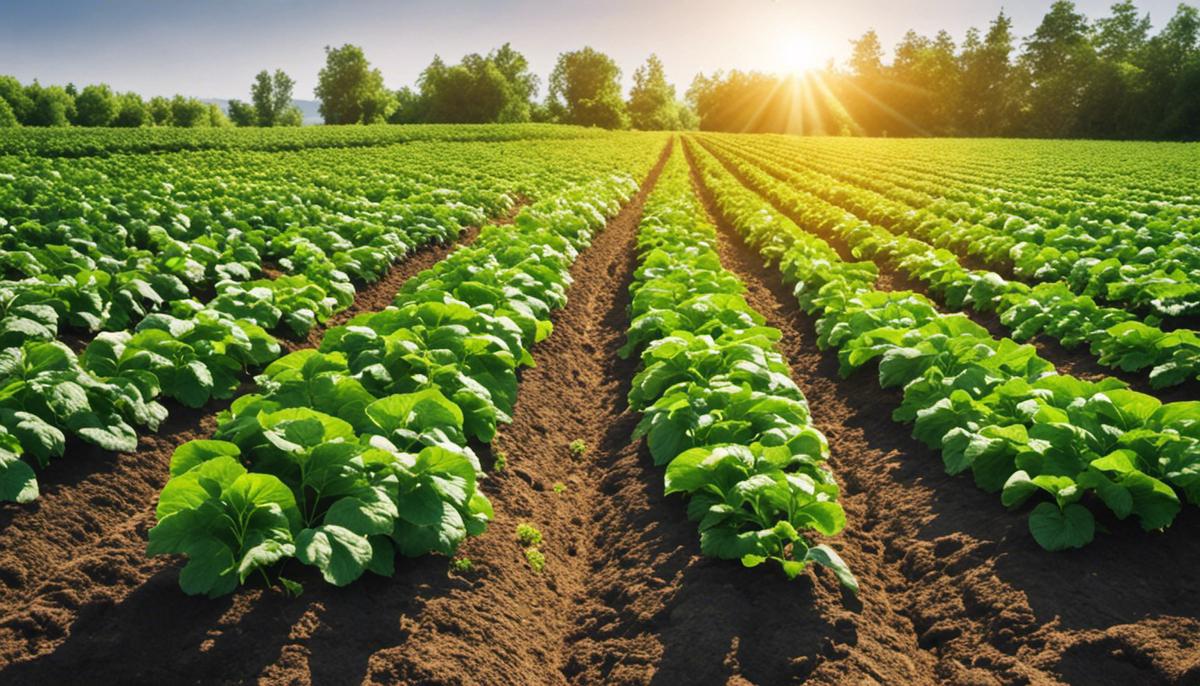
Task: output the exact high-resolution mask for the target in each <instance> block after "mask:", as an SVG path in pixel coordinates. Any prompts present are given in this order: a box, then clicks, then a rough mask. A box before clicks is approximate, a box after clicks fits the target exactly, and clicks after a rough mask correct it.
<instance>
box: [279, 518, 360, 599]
mask: <svg viewBox="0 0 1200 686" xmlns="http://www.w3.org/2000/svg"><path fill="white" fill-rule="evenodd" d="M374 555H375V551H374V550H373V549H372V547H371V543H370V541H368V540H367V539H366V537H364V536H360V535H358V534H356V533H354V532H352V531H350V530H349V529H345V528H343V527H340V526H336V525H333V524H322V525H321V526H319V527H317V528H315V529H304V530H303V531H301V532H300V535H299V536H297V537H296V559H298V560H300V561H301V562H303V563H304V564H306V565H312V566H314V567H316V568H317V569H320V570H321V576H323V577H325V580H326V581H328V582H329V583H331V584H333V585H334V586H345V585H346V584H349V583H350V582H352V581H354V580H355V579H357V578H358V577H360V576H362V573H363V572H364V571H366V569H367V565H369V564H371V561H372V559H373V558H374Z"/></svg>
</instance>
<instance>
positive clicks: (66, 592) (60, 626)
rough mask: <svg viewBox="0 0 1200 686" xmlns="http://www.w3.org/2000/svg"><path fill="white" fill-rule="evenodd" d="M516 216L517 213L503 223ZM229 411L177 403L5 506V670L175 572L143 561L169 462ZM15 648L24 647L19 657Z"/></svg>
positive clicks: (0, 512) (56, 469) (361, 301)
mask: <svg viewBox="0 0 1200 686" xmlns="http://www.w3.org/2000/svg"><path fill="white" fill-rule="evenodd" d="M513 216H515V211H514V212H513V213H510V214H509V215H508V216H507V217H506V218H505V219H503V220H501V222H499V223H506V222H509V221H511V219H512V217H513ZM478 233H479V228H478V227H470V228H468V229H465V230H464V231H463V232H462V234H461V235H460V236H459V238H458V239H456V240H454V241H451V242H448V243H444V244H431V245H427V246H425V247H423V248H420V249H418V250H416V251H415V252H413V253H412V254H411V255H409V256H408V257H407V258H405V259H404V260H403V261H401V262H398V263H397V264H395V265H393V267H392V268H391V269H390V270H389V271H388V273H387V274H386V275H385V276H384V277H383V278H381V279H380V280H379V281H377V282H375V283H373V284H370V285H368V286H365V287H363V288H362V289H361V290H359V291H358V294H357V296H356V299H355V302H354V304H353V305H351V307H350V308H348V309H347V310H345V311H343V312H342V313H339V315H337V316H335V317H334V318H333V319H331V320H330V321H328V322H326V323H325V324H323V325H319V326H318V327H315V328H314V329H313V331H312V333H311V334H310V336H309V337H308V340H307V341H306V342H305V343H302V344H297V343H293V344H291V345H290V346H289V349H290V350H295V349H300V348H304V347H315V346H316V345H317V344H319V342H320V339H321V336H323V335H324V333H325V331H326V330H328V329H329V328H332V327H333V326H337V325H339V324H342V323H344V322H346V321H348V320H349V319H350V318H352V317H353V316H355V315H357V314H359V313H361V312H367V311H371V310H375V309H381V308H383V307H386V306H387V305H388V304H390V303H391V299H392V297H393V296H394V295H395V293H396V292H397V291H398V290H399V289H400V287H401V286H402V285H403V283H404V282H405V281H407V280H408V279H409V278H411V277H412V276H414V275H416V274H417V273H419V272H420V271H422V270H424V269H428V268H429V267H430V266H432V265H433V264H435V263H436V262H438V261H439V260H441V259H443V258H444V257H445V256H446V255H447V254H449V253H450V252H451V251H453V250H454V249H455V248H457V247H460V246H462V245H469V244H470V243H472V242H473V241H474V240H475V238H476V236H477V235H478ZM242 390H244V391H246V390H250V386H249V385H248V384H247V385H244V386H243V389H242ZM228 406H229V401H220V402H214V403H212V404H210V405H209V406H208V407H206V408H204V409H203V410H193V409H189V408H184V407H181V406H177V405H172V406H171V407H170V410H171V414H170V417H169V418H168V420H167V422H165V423H164V424H163V426H161V427H160V428H159V430H158V431H157V432H155V433H153V434H146V435H144V436H142V437H141V438H140V439H139V441H138V450H137V451H136V452H133V453H120V454H116V455H113V454H111V453H105V452H103V451H100V450H96V449H92V448H90V447H88V446H83V445H77V446H76V448H77V450H79V451H80V452H79V453H75V454H72V455H69V456H67V457H64V458H62V459H60V460H58V461H56V462H54V463H52V464H51V465H50V467H49V468H48V469H46V470H43V471H42V472H41V473H40V474H39V481H40V482H41V484H42V488H43V492H42V495H41V497H40V498H39V499H38V500H36V501H35V502H34V503H32V504H31V505H26V506H18V505H14V504H4V505H0V551H2V552H0V580H2V581H3V582H4V583H3V585H2V588H0V618H2V619H0V664H3V663H6V662H8V661H10V660H14V659H19V658H22V657H28V656H30V655H33V654H37V653H39V652H42V651H43V650H45V649H48V648H49V647H51V646H49V645H44V644H43V643H44V642H45V641H47V640H49V641H50V643H51V644H52V643H53V642H54V641H55V640H56V639H58V638H61V637H62V636H63V635H64V634H65V633H66V629H67V628H68V626H69V624H70V623H71V622H72V621H74V618H75V614H76V613H77V612H79V611H81V610H83V609H86V608H87V607H88V606H91V605H95V604H97V603H109V602H114V601H116V600H118V599H120V598H121V597H123V596H124V595H125V594H126V593H127V592H129V590H130V589H131V588H132V587H134V586H137V585H138V584H140V583H142V582H143V581H144V580H145V579H146V578H148V577H149V576H151V575H153V574H155V573H158V572H160V571H162V570H163V569H164V568H166V567H169V566H171V565H170V563H169V562H168V561H166V560H165V559H164V558H157V559H154V560H148V559H146V558H145V554H144V549H145V541H146V532H147V531H148V530H149V528H150V527H151V526H153V524H154V506H155V501H156V499H157V494H158V492H159V491H160V490H162V487H163V484H164V483H165V482H166V478H167V465H168V464H169V462H170V458H171V454H172V453H173V452H174V451H175V449H176V448H177V447H178V446H180V445H182V444H183V443H185V442H187V441H189V440H193V439H197V438H207V437H208V436H210V435H211V434H212V432H213V430H214V429H215V428H216V423H217V415H218V413H219V412H221V411H223V410H225V409H227V408H228ZM169 576H170V575H169ZM10 642H11V644H12V646H17V647H18V649H17V650H11V649H10Z"/></svg>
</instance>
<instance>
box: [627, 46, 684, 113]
mask: <svg viewBox="0 0 1200 686" xmlns="http://www.w3.org/2000/svg"><path fill="white" fill-rule="evenodd" d="M629 119H630V122H631V123H632V124H633V128H635V129H641V130H643V131H661V130H674V129H678V128H680V124H679V105H678V103H676V102H675V87H674V86H672V85H671V84H669V83H667V78H666V75H665V74H664V73H663V64H662V60H660V59H658V55H655V54H651V55H650V57H649V58H647V60H646V64H644V65H643V66H641V67H638V68H637V70H636V71H634V72H633V89H632V90H631V91H630V92H629Z"/></svg>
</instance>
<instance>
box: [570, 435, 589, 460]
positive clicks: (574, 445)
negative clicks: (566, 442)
mask: <svg viewBox="0 0 1200 686" xmlns="http://www.w3.org/2000/svg"><path fill="white" fill-rule="evenodd" d="M568 447H569V448H570V449H571V455H573V456H575V457H583V456H584V455H585V454H587V449H588V447H587V443H584V442H583V439H582V438H576V439H575V440H573V441H571V445H570V446H568Z"/></svg>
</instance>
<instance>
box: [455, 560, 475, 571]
mask: <svg viewBox="0 0 1200 686" xmlns="http://www.w3.org/2000/svg"><path fill="white" fill-rule="evenodd" d="M450 569H452V570H454V571H456V572H458V573H459V574H470V573H471V572H473V571H475V563H474V562H473V561H471V558H469V557H456V558H454V559H453V560H451V562H450Z"/></svg>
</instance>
